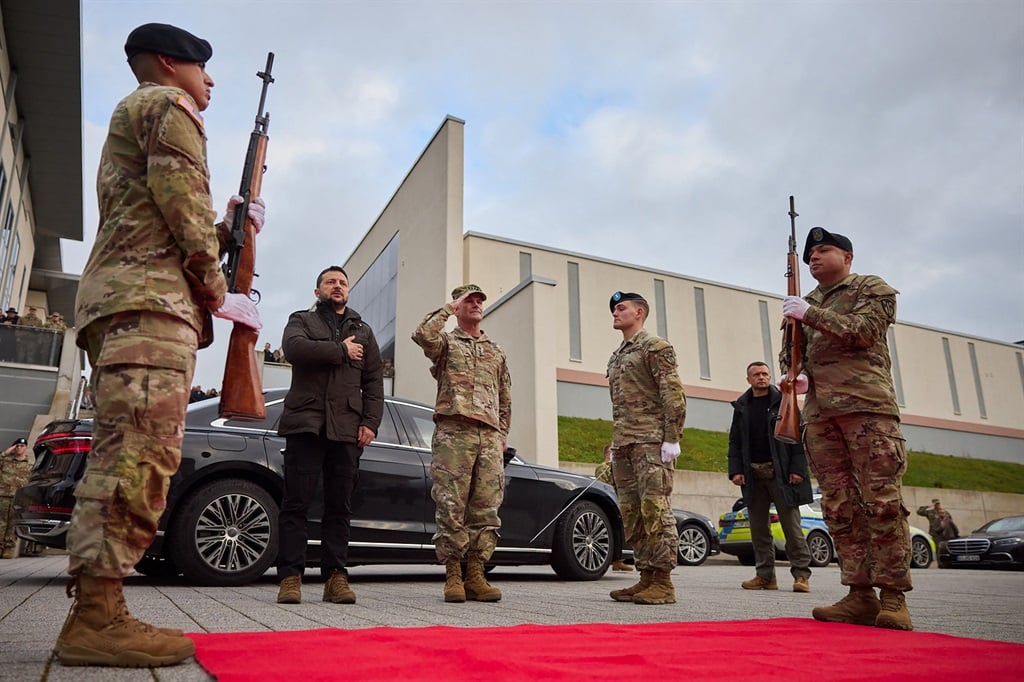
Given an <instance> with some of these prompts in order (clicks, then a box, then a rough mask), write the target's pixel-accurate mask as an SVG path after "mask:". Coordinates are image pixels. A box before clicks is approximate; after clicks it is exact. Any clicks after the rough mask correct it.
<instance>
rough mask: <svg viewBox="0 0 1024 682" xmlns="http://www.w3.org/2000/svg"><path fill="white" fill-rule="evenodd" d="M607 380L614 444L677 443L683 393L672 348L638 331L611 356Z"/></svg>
mask: <svg viewBox="0 0 1024 682" xmlns="http://www.w3.org/2000/svg"><path fill="white" fill-rule="evenodd" d="M607 377H608V389H609V391H610V392H611V397H612V422H613V429H614V434H613V436H612V445H613V446H615V447H619V446H621V445H628V444H630V443H663V442H667V443H678V442H679V438H680V436H681V435H682V433H683V423H684V422H685V421H686V393H685V392H684V391H683V382H682V381H681V380H680V379H679V372H678V370H677V369H676V352H675V349H673V348H672V344H670V343H669V342H668V341H666V340H665V339H663V338H661V337H658V336H654V335H652V334H648V333H647V331H646V330H644V329H641V330H640V331H638V332H637V333H636V334H634V335H633V336H632V338H629V339H626V340H625V341H623V342H622V344H621V345H620V346H619V347H618V348H617V349H616V351H615V352H614V353H612V357H611V358H610V359H609V360H608V374H607Z"/></svg>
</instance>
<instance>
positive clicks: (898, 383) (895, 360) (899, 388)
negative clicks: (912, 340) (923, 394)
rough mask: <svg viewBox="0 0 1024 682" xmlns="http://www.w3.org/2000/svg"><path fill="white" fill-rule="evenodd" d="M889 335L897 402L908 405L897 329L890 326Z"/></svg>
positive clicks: (901, 405) (902, 405) (900, 404)
mask: <svg viewBox="0 0 1024 682" xmlns="http://www.w3.org/2000/svg"><path fill="white" fill-rule="evenodd" d="M886 335H887V336H888V337H889V357H890V358H891V359H892V383H893V387H894V388H895V389H896V404H897V405H899V406H900V407H906V403H905V402H904V400H903V376H902V375H901V374H900V356H899V353H897V352H896V330H895V329H894V328H893V327H889V331H888V332H887V334H886Z"/></svg>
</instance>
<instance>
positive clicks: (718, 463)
mask: <svg viewBox="0 0 1024 682" xmlns="http://www.w3.org/2000/svg"><path fill="white" fill-rule="evenodd" d="M611 439H612V423H611V422H610V421H607V420H605V419H583V418H578V417H559V418H558V458H559V459H560V460H562V461H566V462H593V463H594V464H597V463H598V462H600V461H601V460H602V459H603V457H604V455H603V453H604V446H605V444H607V443H610V442H611ZM681 447H682V454H681V455H680V456H679V459H678V460H676V468H677V469H687V470H690V471H720V472H722V473H726V471H727V467H726V461H725V460H726V454H727V453H728V451H729V434H727V433H723V432H720V431H704V430H703V429H691V428H687V429H686V430H685V431H684V432H683V442H682V444H681ZM908 456H909V460H910V461H909V464H908V465H907V473H906V474H905V475H904V477H903V484H904V485H908V486H920V487H924V488H952V489H955V490H979V491H986V492H999V493H1016V494H1024V465H1020V464H1012V463H1010V462H996V461H993V460H987V459H970V458H967V457H954V456H952V455H936V454H932V453H930V452H917V451H911V452H910V453H909V455H908Z"/></svg>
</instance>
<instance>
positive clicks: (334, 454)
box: [277, 433, 363, 578]
mask: <svg viewBox="0 0 1024 682" xmlns="http://www.w3.org/2000/svg"><path fill="white" fill-rule="evenodd" d="M362 454H363V449H362V448H361V447H358V446H357V445H356V444H355V443H342V442H339V441H333V440H327V438H325V437H324V436H320V435H317V434H313V433H299V434H295V435H291V436H286V437H285V451H284V500H283V502H282V503H281V513H280V516H279V517H278V529H279V531H280V533H281V542H280V543H279V545H278V552H277V575H278V577H279V578H286V577H288V576H293V575H299V576H301V575H302V574H303V572H304V570H305V567H306V543H307V540H308V539H309V529H308V522H309V510H310V506H311V504H312V502H313V501H314V498H315V497H316V493H317V490H318V488H319V486H320V481H321V480H323V490H324V497H323V519H322V520H321V523H320V541H321V542H320V550H321V557H320V561H321V564H320V572H321V574H322V575H325V576H327V575H330V573H331V571H334V570H338V571H343V572H347V571H345V563H346V562H347V561H348V540H349V535H350V533H351V528H352V492H353V491H354V490H355V488H356V483H358V481H359V457H360V456H361V455H362Z"/></svg>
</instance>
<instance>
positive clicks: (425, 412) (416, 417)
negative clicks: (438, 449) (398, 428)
mask: <svg viewBox="0 0 1024 682" xmlns="http://www.w3.org/2000/svg"><path fill="white" fill-rule="evenodd" d="M397 407H398V410H399V412H400V413H401V415H402V421H403V422H405V426H406V428H407V429H409V440H410V441H411V443H410V444H411V445H413V446H416V447H421V448H428V449H429V448H430V443H431V441H432V440H433V439H434V412H433V411H432V410H429V409H427V408H423V407H416V406H414V405H398V406H397ZM417 440H418V441H419V442H416V441H417Z"/></svg>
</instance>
